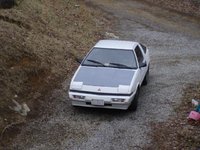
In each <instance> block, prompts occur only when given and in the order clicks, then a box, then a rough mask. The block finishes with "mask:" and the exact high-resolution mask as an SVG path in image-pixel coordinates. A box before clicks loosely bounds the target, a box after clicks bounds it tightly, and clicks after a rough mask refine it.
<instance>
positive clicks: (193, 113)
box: [188, 111, 200, 120]
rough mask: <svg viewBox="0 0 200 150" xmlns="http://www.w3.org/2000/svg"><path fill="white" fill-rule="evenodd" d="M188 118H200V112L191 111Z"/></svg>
mask: <svg viewBox="0 0 200 150" xmlns="http://www.w3.org/2000/svg"><path fill="white" fill-rule="evenodd" d="M188 118H190V119H194V120H200V114H199V113H198V112H196V111H191V112H190V114H189V116H188Z"/></svg>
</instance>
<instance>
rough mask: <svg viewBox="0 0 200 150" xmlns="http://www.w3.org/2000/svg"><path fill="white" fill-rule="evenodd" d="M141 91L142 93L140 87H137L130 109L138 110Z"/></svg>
mask: <svg viewBox="0 0 200 150" xmlns="http://www.w3.org/2000/svg"><path fill="white" fill-rule="evenodd" d="M139 93H140V88H138V89H137V91H136V93H135V96H134V98H133V100H132V102H131V105H130V106H129V108H128V109H129V110H131V111H136V110H137V106H138V98H139Z"/></svg>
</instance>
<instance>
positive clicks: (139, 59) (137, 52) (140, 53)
mask: <svg viewBox="0 0 200 150" xmlns="http://www.w3.org/2000/svg"><path fill="white" fill-rule="evenodd" d="M135 53H136V56H137V59H138V63H139V64H141V63H142V62H143V60H144V57H143V54H142V52H141V49H140V48H139V46H136V48H135Z"/></svg>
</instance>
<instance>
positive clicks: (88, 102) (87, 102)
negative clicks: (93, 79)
mask: <svg viewBox="0 0 200 150" xmlns="http://www.w3.org/2000/svg"><path fill="white" fill-rule="evenodd" d="M73 95H79V96H84V97H85V98H84V99H75V98H74V97H73ZM134 95H135V93H133V94H131V95H130V96H110V95H95V94H83V93H77V92H69V97H70V99H71V100H72V105H73V106H81V107H92V108H108V109H122V110H127V109H128V108H129V106H130V104H131V102H132V100H133V98H134ZM112 98H120V99H125V101H124V102H113V101H112ZM92 100H103V101H104V105H93V104H92Z"/></svg>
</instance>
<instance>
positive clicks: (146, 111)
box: [0, 0, 200, 150]
mask: <svg viewBox="0 0 200 150" xmlns="http://www.w3.org/2000/svg"><path fill="white" fill-rule="evenodd" d="M31 2H32V1H31ZM45 2H46V3H45V4H48V1H45ZM86 3H87V5H88V6H90V7H91V8H93V9H94V8H95V10H99V11H100V12H106V13H107V16H104V17H106V18H109V19H110V21H113V20H114V19H116V20H117V21H116V22H115V23H114V25H113V26H112V28H111V29H109V31H110V32H113V33H115V34H116V35H117V36H119V38H120V39H124V40H134V41H138V42H141V43H143V44H145V45H147V47H148V48H149V50H150V54H151V68H150V82H149V84H148V85H147V86H145V87H142V89H141V93H140V98H139V107H138V110H137V111H136V112H127V111H117V110H104V109H87V108H72V107H71V103H70V100H69V98H68V94H67V91H68V86H69V83H70V77H71V76H72V73H70V74H69V76H67V75H66V77H65V78H62V80H64V79H65V81H63V83H62V86H58V87H57V88H55V89H52V90H53V91H52V92H50V93H49V94H46V96H43V98H42V99H41V100H44V99H45V101H44V102H45V103H44V104H43V106H45V107H42V108H43V109H42V115H41V116H40V117H39V118H38V117H37V118H35V119H32V120H31V121H29V122H28V123H26V124H22V125H21V128H20V129H21V130H19V131H18V132H17V133H18V134H17V135H16V136H15V137H13V138H12V139H13V140H12V142H10V143H9V144H4V145H2V148H4V149H24V150H26V149H33V150H34V149H49V150H51V149H52V150H55V149H58V150H61V149H63V150H64V149H85V150H88V149H104V150H110V149H115V150H118V149H119V150H121V149H131V150H132V149H159V148H160V147H159V146H158V147H156V146H155V145H156V144H159V143H156V142H155V139H156V138H155V137H152V135H151V133H153V129H154V127H155V126H152V124H154V125H157V124H160V123H165V122H166V121H168V120H169V119H170V118H171V117H172V116H176V113H177V112H176V111H175V109H174V108H176V107H178V106H180V104H181V103H182V99H183V97H184V92H185V91H187V90H185V87H186V86H188V84H192V85H193V84H194V83H198V82H199V73H200V67H199V63H200V42H199V40H200V30H199V28H200V20H198V19H196V18H193V17H189V16H185V15H181V14H180V13H176V12H172V11H170V10H164V9H163V8H159V7H156V6H152V5H150V4H146V3H143V2H139V1H131V0H126V1H123V2H122V1H113V0H102V1H98V0H92V1H90V0H87V1H86ZM55 4H59V2H58V3H55ZM55 4H54V3H53V1H52V4H51V7H53V9H56V8H54V7H55V6H56V5H55ZM75 5H76V4H75V3H72V4H71V5H70V6H71V7H70V8H71V9H75V8H76V7H80V6H76V7H75ZM80 5H81V4H80ZM64 6H65V5H64V4H63V7H64ZM81 6H82V5H81ZM74 7H75V8H74ZM81 8H82V7H81ZM17 9H19V8H17ZM12 11H13V10H12ZM37 11H38V10H37ZM63 12H65V11H63ZM6 13H7V12H6ZM18 13H20V11H19V12H18ZM1 14H2V13H1ZM47 14H48V13H45V14H44V15H47ZM58 14H59V15H60V14H62V11H60V10H59V11H58ZM89 14H90V13H89ZM89 14H88V15H89ZM100 14H101V13H99V16H100ZM4 15H5V14H4ZM8 15H10V13H9V14H8ZM12 15H14V14H12ZM31 15H32V14H30V15H29V16H31ZM74 16H75V17H78V18H80V17H82V15H78V16H77V15H74ZM93 16H95V15H92V16H91V17H90V18H89V19H88V20H87V22H88V21H89V20H90V19H91V18H93ZM97 16H98V15H97ZM108 16H112V17H108ZM33 17H34V16H33ZM24 18H28V17H27V16H24ZM71 19H72V18H71ZM96 19H97V18H96ZM96 19H95V20H94V22H97V20H96ZM111 19H113V20H111ZM4 20H5V19H4ZM6 20H7V19H6ZM35 20H36V19H35ZM41 20H42V19H41ZM41 20H40V21H39V22H42V21H41ZM50 20H51V18H50ZM58 20H59V19H58ZM67 20H68V18H67V19H66V20H64V21H67ZM100 20H101V21H100V22H99V21H98V22H99V26H105V24H104V25H102V22H107V23H108V21H106V20H103V21H102V19H100ZM70 21H71V22H72V20H70ZM70 21H68V22H70ZM2 22H3V23H2ZM15 22H16V21H15ZM62 22H63V21H62ZM94 22H91V26H89V27H85V28H84V29H85V30H84V32H83V33H82V32H81V35H85V34H86V33H87V32H90V35H88V37H87V39H90V37H91V35H93V34H94V33H95V32H96V28H95V29H94V30H92V31H91V30H90V28H91V27H92V26H93V25H94ZM0 23H2V24H4V25H5V28H6V27H7V26H6V25H7V22H6V23H5V21H2V20H1V22H0ZM34 23H37V21H36V22H31V23H29V24H28V23H26V24H28V25H29V26H30V27H28V26H27V25H25V24H23V25H22V26H23V27H24V26H25V27H26V28H28V29H27V30H29V28H31V29H32V28H33V27H32V26H33V25H34ZM57 23H60V22H55V23H54V25H55V26H57ZM32 24H33V25H32ZM41 24H42V23H41ZM69 24H70V23H69ZM83 24H84V21H83ZM45 25H47V26H48V23H46V24H45ZM35 26H37V27H38V28H36V29H37V30H36V31H38V32H39V33H40V31H41V30H40V28H39V27H40V26H38V24H36V25H35ZM63 26H64V25H63ZM69 26H70V25H69ZM53 27H54V26H53ZM71 27H72V26H71ZM68 28H69V27H68ZM80 28H81V29H82V27H80ZM1 29H2V28H1ZM1 29H0V30H1ZM50 29H51V28H50ZM64 29H65V28H64V27H63V29H62V30H61V31H60V30H58V31H57V30H56V32H55V35H52V36H53V37H56V39H57V38H58V41H57V40H56V42H58V43H60V41H63V39H66V38H68V39H71V40H70V41H71V44H69V45H68V47H69V49H70V48H71V47H73V46H72V45H74V44H76V42H80V37H78V36H80V34H79V31H80V30H78V31H77V37H74V38H72V37H71V38H70V37H68V35H65V34H64ZM13 30H14V29H13ZM99 30H101V29H99ZM105 30H106V29H105ZM36 31H35V32H36ZM53 31H54V30H53ZM81 31H83V30H81ZM38 32H36V33H35V34H33V33H32V32H30V33H29V32H28V33H24V34H25V35H26V34H28V35H29V34H30V35H29V36H25V37H28V39H29V38H31V40H30V41H32V40H33V41H34V40H36V41H35V43H40V41H41V40H42V39H41V38H44V37H45V36H42V37H40V35H37V34H38ZM57 32H59V33H60V32H61V33H63V34H62V35H63V36H61V37H60V38H59V36H58V37H57V35H59V34H56V33H57ZM0 33H3V32H0ZM20 33H21V32H20ZM44 33H45V35H46V32H44ZM53 33H54V32H53ZM71 33H72V34H73V33H75V32H71ZM5 35H6V33H4V36H5ZM15 35H18V34H17V33H16V34H15ZM86 35H87V34H86ZM48 36H49V35H48ZM65 36H67V37H65ZM0 37H2V36H0ZM8 37H12V36H11V35H10V36H8ZM98 38H101V36H100V37H99V35H97V37H96V38H91V40H88V41H85V42H83V43H81V44H83V45H84V47H80V46H77V47H73V49H79V48H80V49H82V50H83V49H84V52H83V54H82V53H81V54H79V51H75V52H73V54H74V53H75V54H74V55H75V56H79V55H80V57H81V56H83V55H84V53H85V52H86V51H87V48H88V50H89V47H90V46H92V44H93V43H94V41H95V40H97V39H98ZM17 39H20V36H19V38H17ZM61 39H62V40H61ZM74 40H75V41H76V42H73V41H74ZM14 41H16V40H14ZM28 41H29V40H28ZM28 41H26V43H29V42H28ZM5 42H7V41H5ZM51 42H52V41H50V42H48V43H51ZM35 43H34V45H37V44H35ZM61 43H62V42H61ZM8 45H9V44H8ZM19 45H20V44H19ZM39 45H40V44H39ZM45 45H47V44H45ZM58 45H59V44H58ZM63 46H64V47H65V46H67V44H66V45H62V44H61V45H60V48H61V49H64V48H62V47H63ZM70 46H71V47H70ZM27 47H28V46H27ZM38 47H39V46H38ZM38 47H35V50H37V49H38ZM39 48H40V47H39ZM54 48H56V50H55V52H54V51H53V52H54V53H53V54H52V55H51V56H54V55H55V56H56V54H57V50H60V48H59V46H58V47H57V46H54V47H52V48H51V49H50V50H49V51H52V49H54ZM19 49H20V48H19ZM43 49H46V47H45V48H43ZM66 51H67V50H66ZM66 51H65V49H64V50H63V51H60V53H63V52H66ZM66 53H67V54H66V55H67V57H68V56H69V55H68V52H66ZM25 54H26V53H25ZM70 54H71V53H70ZM25 56H26V55H25ZM28 56H29V55H28ZM31 56H32V55H31ZM42 56H44V55H41V56H40V55H39V56H35V57H36V58H38V57H41V58H43V57H42ZM47 56H49V55H47ZM20 58H21V56H20ZM25 58H26V57H25ZM48 58H49V57H48ZM53 58H54V57H52V58H51V57H50V59H53ZM55 58H56V57H55ZM57 59H58V60H60V58H59V57H58V58H57ZM20 60H21V59H20ZM22 60H23V59H22ZM67 60H68V59H67ZM29 61H30V60H29V59H28V62H29ZM26 62H27V60H26V59H25V60H23V61H22V62H21V63H19V64H20V65H21V64H23V65H26ZM62 62H63V61H62ZM62 62H61V65H59V67H61V68H65V67H66V66H68V62H67V64H66V65H64V64H62ZM74 62H75V61H74V59H73V60H71V61H70V64H72V63H73V64H72V65H73V66H77V64H74ZM11 64H12V63H11ZM36 65H37V66H38V65H39V66H40V64H36ZM9 67H11V68H12V67H13V65H11V66H9ZM33 67H34V66H33ZM57 67H58V66H54V65H52V68H57ZM15 68H16V67H15V66H14V70H15ZM47 68H48V67H47ZM6 69H7V68H6ZM11 70H13V69H11ZM52 70H54V69H51V70H50V71H49V69H47V70H46V71H43V72H44V73H42V74H44V76H45V75H46V74H48V73H49V72H52ZM61 70H62V69H61ZM74 70H75V68H72V69H70V70H69V72H73V71H74ZM54 71H57V70H54ZM62 73H63V72H61V74H62ZM31 74H32V73H31ZM61 77H63V76H59V79H60V78H61ZM52 81H54V82H56V81H57V78H54V80H52ZM38 82H39V83H40V82H41V81H40V80H39V81H38ZM34 83H35V82H34ZM4 84H5V83H4ZM42 88H44V87H42ZM44 89H45V88H44ZM198 91H199V90H197V92H198ZM14 94H15V92H13V95H14ZM19 95H20V94H19ZM191 97H192V96H191ZM191 97H188V98H191ZM194 97H195V96H194ZM9 98H10V97H9ZM20 98H21V97H20ZM36 99H40V98H38V97H37V98H36ZM46 100H48V101H46ZM33 116H34V115H33ZM186 117H187V114H185V118H186ZM4 120H5V119H4ZM185 121H187V120H185ZM158 127H162V126H158ZM197 129H198V128H197ZM5 136H6V137H7V138H8V139H9V134H6V135H5ZM197 138H198V137H197ZM152 145H153V146H155V147H151V146H152ZM190 146H191V147H181V148H185V149H187V148H188V149H195V148H197V146H198V145H190ZM164 148H165V149H180V147H176V145H173V144H172V145H168V147H164Z"/></svg>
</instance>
